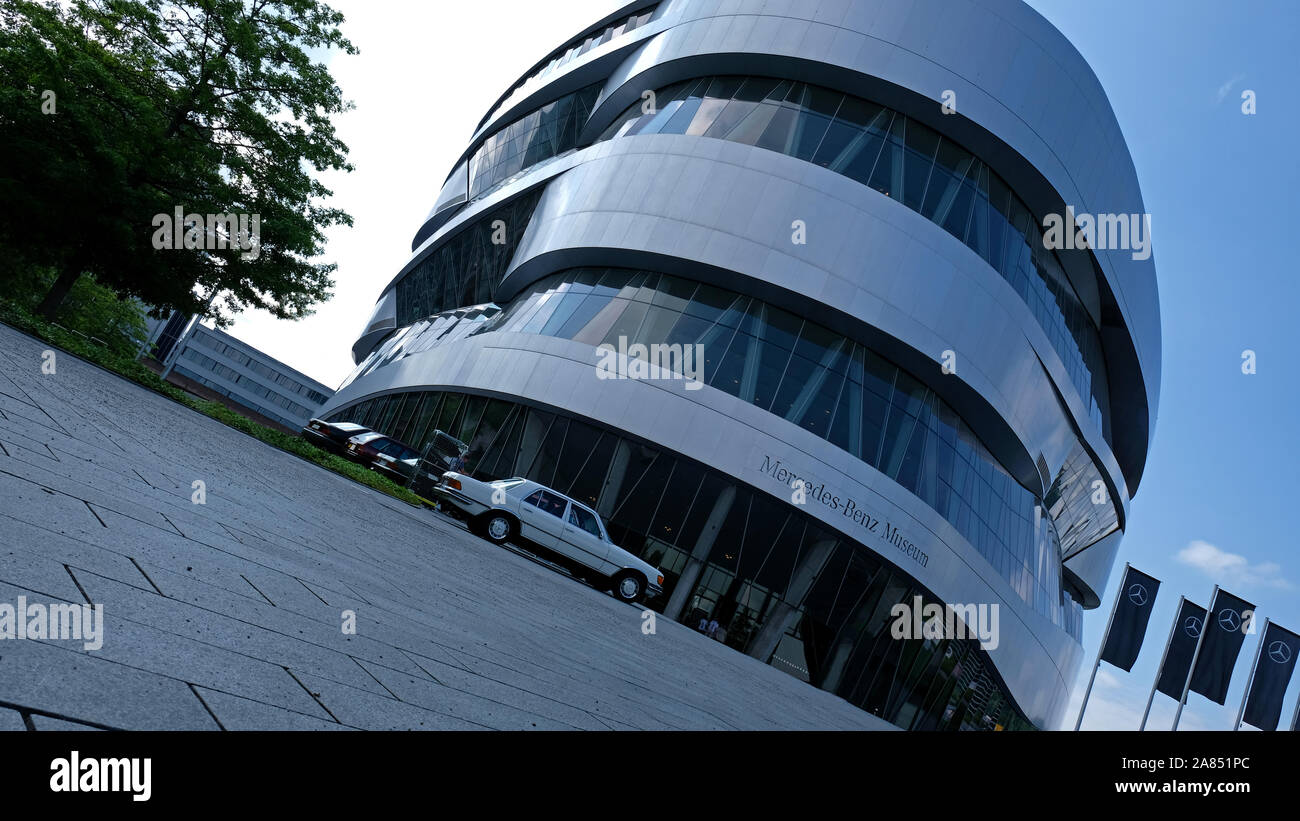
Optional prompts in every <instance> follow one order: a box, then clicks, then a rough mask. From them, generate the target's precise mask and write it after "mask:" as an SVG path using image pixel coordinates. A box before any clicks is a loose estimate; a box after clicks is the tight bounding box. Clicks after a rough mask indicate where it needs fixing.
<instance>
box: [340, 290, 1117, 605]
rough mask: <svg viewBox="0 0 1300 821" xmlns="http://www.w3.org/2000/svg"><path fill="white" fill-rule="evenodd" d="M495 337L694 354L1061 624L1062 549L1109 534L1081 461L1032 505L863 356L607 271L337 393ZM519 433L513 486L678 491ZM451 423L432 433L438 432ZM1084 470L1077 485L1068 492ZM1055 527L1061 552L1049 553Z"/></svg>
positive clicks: (918, 388) (579, 437) (914, 392)
mask: <svg viewBox="0 0 1300 821" xmlns="http://www.w3.org/2000/svg"><path fill="white" fill-rule="evenodd" d="M724 306H725V307H724ZM462 326H463V327H462ZM492 331H496V332H511V331H514V332H527V333H545V334H547V335H550V336H560V337H564V338H570V339H579V340H582V341H584V342H586V343H587V344H591V345H600V344H610V345H613V346H614V347H615V348H618V347H619V346H620V337H621V338H622V344H623V345H625V346H630V345H633V344H637V343H640V344H643V345H647V346H650V345H654V344H660V343H665V341H666V340H671V341H672V343H673V344H679V345H686V346H692V345H699V346H701V347H700V348H699V349H697V350H698V351H699V352H700V353H701V354H702V356H700V357H699V360H700V361H697V362H695V363H694V364H695V365H696V366H697V367H698V371H697V376H698V378H700V379H701V380H702V381H703V382H704V383H705V384H708V385H711V386H713V387H715V388H718V389H720V390H723V391H726V392H728V393H730V394H732V395H733V396H737V397H739V398H741V399H744V400H745V401H747V402H750V403H752V404H754V405H757V406H759V407H762V408H765V409H767V410H769V411H770V412H771V413H774V414H776V415H778V416H781V417H782V418H784V419H786V420H788V421H790V422H793V423H795V424H797V425H799V426H800V427H803V428H804V429H806V430H808V431H810V432H812V433H814V434H816V435H817V436H820V437H822V438H823V439H827V440H829V441H831V442H832V443H834V444H835V445H837V446H838V447H841V448H843V449H845V450H847V451H849V452H850V453H852V454H853V455H854V456H856V457H858V458H859V459H861V460H862V461H864V462H866V463H867V464H869V465H871V466H872V467H874V468H876V469H878V470H880V471H881V472H883V473H885V474H886V475H887V476H889V477H890V478H891V479H893V480H894V481H896V482H898V483H899V484H900V485H902V486H903V487H905V488H906V489H907V490H909V491H910V492H912V493H914V494H915V495H916V496H917V497H919V498H920V499H922V500H923V501H924V502H925V503H926V504H928V505H929V506H930V507H932V508H933V509H934V510H935V511H937V512H938V513H939V514H940V515H942V516H943V517H944V518H945V519H947V520H948V521H949V522H950V523H951V524H952V525H953V526H954V527H955V528H956V529H957V530H958V532H960V533H961V534H962V536H963V537H965V538H966V539H967V541H969V542H970V543H971V545H972V546H974V547H975V549H976V550H977V551H979V552H980V554H981V555H983V556H984V557H985V558H986V559H988V561H989V563H990V564H991V565H992V566H993V567H995V568H997V570H998V572H999V574H1000V575H1001V576H1002V577H1003V578H1004V579H1006V580H1007V582H1008V583H1009V584H1011V585H1012V586H1013V588H1015V589H1016V590H1017V592H1018V593H1019V594H1020V595H1021V596H1022V597H1023V598H1024V599H1025V601H1026V602H1027V603H1029V604H1030V605H1031V606H1033V607H1034V608H1035V609H1037V610H1038V611H1039V612H1041V613H1043V614H1044V615H1047V616H1048V617H1049V618H1052V619H1053V620H1054V621H1057V622H1058V623H1061V622H1060V621H1059V619H1060V618H1061V610H1060V607H1059V605H1058V603H1057V602H1058V600H1059V598H1060V595H1061V593H1060V566H1059V565H1060V557H1061V555H1062V554H1061V552H1060V551H1061V547H1062V542H1065V543H1066V544H1068V546H1069V547H1070V548H1071V549H1078V548H1080V547H1082V546H1086V545H1087V544H1091V543H1092V541H1095V540H1096V539H1097V538H1100V537H1101V536H1103V535H1105V533H1108V532H1110V530H1112V529H1113V528H1114V527H1115V516H1116V514H1115V513H1114V511H1113V508H1112V509H1111V510H1110V511H1098V510H1094V509H1092V507H1093V506H1091V505H1085V504H1083V502H1084V501H1087V500H1088V499H1089V498H1090V497H1089V494H1090V493H1091V488H1092V485H1091V484H1090V482H1091V478H1092V476H1093V473H1095V471H1096V467H1095V465H1092V463H1091V460H1089V459H1088V458H1087V457H1086V454H1084V453H1082V451H1080V453H1079V454H1078V456H1077V458H1072V459H1071V461H1070V465H1068V466H1067V468H1068V469H1067V470H1065V471H1063V478H1061V479H1059V480H1058V483H1057V490H1056V492H1055V494H1054V495H1052V496H1051V497H1050V503H1048V504H1044V503H1043V502H1042V501H1040V500H1039V499H1037V497H1036V496H1035V495H1034V494H1033V493H1032V492H1031V491H1029V490H1027V489H1026V488H1024V487H1023V486H1022V485H1020V484H1019V483H1017V482H1016V481H1015V480H1014V479H1013V478H1012V477H1011V476H1010V474H1009V473H1008V472H1007V471H1006V470H1005V469H1004V468H1003V467H1002V466H1001V464H999V463H998V461H997V460H996V459H995V458H994V457H993V455H992V454H991V453H989V451H988V450H987V448H985V447H984V445H983V444H982V443H981V442H980V440H979V438H978V437H977V436H976V435H975V433H974V432H973V431H972V430H971V429H970V427H969V426H967V425H966V424H965V423H964V422H963V421H962V419H961V418H960V417H959V416H958V415H957V413H956V412H955V411H954V410H953V409H952V408H951V407H950V406H949V405H948V404H947V403H946V402H944V401H943V400H941V399H940V398H939V397H938V396H937V395H935V393H934V392H933V391H931V390H929V389H928V388H926V387H925V385H924V384H922V383H921V382H920V381H918V380H917V379H915V378H914V377H912V376H911V375H910V374H908V373H907V372H906V371H903V370H901V369H900V368H898V367H897V366H896V365H894V364H893V363H891V362H889V361H887V360H886V359H884V358H883V357H881V356H880V355H879V354H877V353H876V352H875V351H873V350H871V349H870V348H867V347H866V346H864V345H861V344H859V343H857V342H855V341H853V340H851V339H848V338H846V337H843V336H841V335H839V334H837V333H835V332H833V331H831V330H829V329H827V328H826V327H824V326H822V325H818V324H816V323H814V322H809V321H807V320H804V319H801V318H799V317H797V316H795V315H794V314H792V313H790V312H789V311H786V310H784V309H782V308H778V307H776V306H775V305H771V304H769V303H766V302H763V301H761V300H757V299H753V298H751V297H746V296H742V295H740V294H736V293H732V292H727V291H724V290H722V289H719V288H717V287H715V286H711V285H705V284H701V283H696V282H693V281H690V280H686V279H682V278H679V277H675V276H670V275H667V274H659V273H654V272H648V271H635V270H629V269H620V268H611V269H573V270H569V271H564V272H561V273H558V274H555V275H552V276H551V277H548V278H546V279H543V280H541V281H539V282H537V283H535V284H533V285H532V286H530V287H529V288H528V289H526V290H525V291H524V292H522V293H520V294H519V295H518V296H517V297H516V298H515V299H514V300H513V301H512V302H511V303H510V304H509V305H508V306H507V308H506V309H505V310H504V311H499V310H498V309H495V308H493V309H492V310H491V311H488V312H463V311H457V312H450V313H449V314H446V315H440V316H436V317H431V318H430V319H429V320H426V321H424V322H422V323H417V325H415V326H413V327H412V328H411V329H410V333H409V334H408V335H407V336H404V337H400V338H394V339H393V340H390V341H389V342H387V343H385V344H384V345H381V346H380V347H379V348H378V349H376V351H375V352H374V353H372V354H371V357H370V358H369V359H368V360H367V361H366V362H364V363H362V365H361V366H359V367H358V370H357V371H356V372H354V374H353V376H352V377H349V381H351V379H354V378H356V376H358V375H360V374H363V373H367V372H369V370H372V369H374V368H377V367H380V366H382V365H384V364H387V363H389V362H392V361H394V360H395V359H397V358H400V356H399V354H400V353H401V352H402V351H411V350H424V349H426V348H427V347H428V345H426V344H425V343H424V342H422V341H420V340H421V339H422V338H423V337H424V336H425V335H430V336H436V337H438V339H439V340H449V339H459V338H461V337H463V336H465V335H466V334H477V333H486V332H492ZM429 344H439V343H438V342H432V343H429ZM402 355H405V354H402ZM684 355H685V349H683V356H684ZM367 363H369V364H367ZM345 384H346V383H345ZM459 405H460V400H459V399H457V400H456V402H455V406H456V407H459ZM444 415H445V412H444ZM474 418H477V416H474ZM530 419H531V420H532V422H531V424H530V425H528V426H521V430H520V432H519V434H515V435H522V438H523V444H522V445H521V447H520V449H519V453H520V455H521V457H523V458H525V459H526V461H524V462H521V463H520V464H519V465H518V466H516V467H515V468H514V469H516V470H518V471H520V472H523V471H526V470H531V471H532V475H536V476H544V477H546V478H544V479H541V480H540V481H543V482H544V483H548V484H549V483H550V479H551V478H554V477H563V476H577V477H587V476H588V473H587V472H586V471H584V470H582V466H583V465H584V464H585V463H586V462H588V461H591V462H592V464H593V465H596V464H609V463H610V462H611V460H612V462H613V463H614V464H623V465H625V466H626V470H627V471H628V474H627V476H626V477H623V478H622V479H620V481H619V482H618V483H616V484H617V486H618V487H620V488H621V489H622V490H623V491H624V492H625V493H631V491H632V490H633V489H634V488H636V487H638V486H642V487H651V488H653V489H654V493H655V494H656V495H658V494H659V493H660V489H661V488H663V487H668V488H669V489H670V490H669V491H667V493H669V494H670V495H671V494H676V493H678V492H679V490H680V488H679V479H680V478H681V477H677V476H671V477H670V476H669V475H668V473H666V472H665V471H666V470H667V468H666V467H665V466H664V463H660V464H659V466H657V467H654V468H653V471H652V467H651V463H650V462H641V461H638V460H636V459H630V458H629V457H628V456H627V455H626V454H624V455H615V454H614V453H613V447H612V441H610V440H608V439H600V440H597V439H596V438H592V437H591V436H590V435H589V433H588V432H587V431H585V430H584V429H582V428H573V429H570V430H566V429H565V428H564V425H563V424H562V423H559V424H558V427H556V426H552V427H547V428H542V427H539V426H540V425H541V423H542V418H541V417H538V416H537V415H536V414H534V415H533V416H532V417H530ZM450 424H451V421H450V419H445V420H443V421H442V422H440V426H441V427H442V428H443V429H444V430H451V428H449V427H448V425H450ZM372 427H373V426H372ZM379 429H380V430H383V428H379ZM566 435H567V437H568V439H567V441H566V439H565V436H566ZM460 438H462V439H464V437H460ZM464 441H467V442H468V441H469V439H464ZM411 444H413V445H416V444H418V443H417V442H415V441H414V440H411ZM1090 468H1091V471H1092V472H1087V471H1089V469H1090ZM500 472H502V473H508V470H505V469H504V468H502V469H501V471H500ZM1085 472H1087V473H1086V477H1085V478H1087V480H1088V481H1084V480H1083V478H1080V477H1081V476H1082V475H1083V474H1084V473H1085ZM660 474H662V475H660ZM647 477H649V478H647ZM573 481H574V482H575V484H574V486H573V489H572V492H571V495H574V496H575V497H577V498H580V499H582V500H583V501H584V502H586V503H588V504H592V505H594V504H595V501H594V497H595V496H597V495H599V487H598V486H595V485H593V484H592V483H591V482H590V480H589V479H586V478H579V479H574V480H573ZM684 481H686V482H687V483H688V484H689V483H691V482H696V483H698V481H699V479H698V477H689V478H687V479H685V480H684ZM646 482H649V484H646ZM557 489H559V490H562V491H568V490H569V488H567V487H565V486H559V487H558V488H557ZM1085 490H1086V491H1087V492H1086V493H1085V492H1084V491H1085ZM624 498H625V497H623V496H618V495H616V496H615V497H614V499H613V501H615V502H617V503H618V504H621V503H622V502H623V501H624ZM1080 500H1082V501H1080ZM669 507H670V509H676V510H677V515H675V516H674V515H669V514H658V515H656V518H655V523H654V525H653V528H652V523H651V522H650V521H649V520H648V519H647V520H646V521H644V522H642V521H639V520H638V521H637V522H636V525H637V527H638V528H640V529H642V530H644V531H646V532H654V533H655V534H656V537H662V536H663V535H665V534H668V533H671V532H673V531H675V530H679V529H681V528H682V527H683V523H682V522H681V521H679V519H680V518H681V517H682V516H684V515H685V513H684V511H683V510H681V509H680V505H676V506H673V505H670V506H669ZM656 509H659V508H649V509H648V510H646V511H645V515H646V516H647V517H648V516H651V515H652V514H655V510H656ZM609 512H611V511H606V510H602V511H601V513H602V514H608V513H609ZM686 526H689V522H687V523H686ZM1058 528H1059V529H1060V532H1061V533H1068V534H1069V537H1068V539H1065V538H1060V539H1058V537H1057V529H1058Z"/></svg>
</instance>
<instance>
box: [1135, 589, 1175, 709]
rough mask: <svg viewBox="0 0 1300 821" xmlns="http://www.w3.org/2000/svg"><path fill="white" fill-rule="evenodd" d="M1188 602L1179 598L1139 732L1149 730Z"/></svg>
mask: <svg viewBox="0 0 1300 821" xmlns="http://www.w3.org/2000/svg"><path fill="white" fill-rule="evenodd" d="M1185 601H1187V597H1186V596H1179V597H1178V609H1177V610H1175V611H1174V623H1173V624H1172V625H1170V626H1169V638H1167V639H1165V651H1164V652H1163V653H1161V654H1160V666H1159V667H1157V668H1156V677H1155V678H1154V679H1153V680H1152V681H1151V694H1150V695H1149V696H1147V708H1146V709H1145V710H1143V711H1142V725H1141V726H1140V727H1138V732H1142V731H1143V730H1145V729H1146V728H1147V717H1148V716H1150V715H1151V702H1153V701H1155V700H1156V686H1157V685H1158V684H1160V676H1161V675H1162V674H1163V673H1164V671H1165V661H1166V660H1167V659H1168V658H1169V645H1170V644H1172V643H1173V641H1174V631H1175V630H1177V629H1178V617H1179V616H1181V615H1182V614H1183V602H1185Z"/></svg>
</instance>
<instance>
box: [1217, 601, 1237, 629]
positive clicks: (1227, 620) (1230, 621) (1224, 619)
mask: <svg viewBox="0 0 1300 821" xmlns="http://www.w3.org/2000/svg"><path fill="white" fill-rule="evenodd" d="M1219 626H1220V627H1222V628H1223V629H1224V630H1227V631H1228V632H1229V633H1231V632H1232V631H1234V630H1236V629H1237V628H1239V627H1241V616H1239V615H1237V611H1236V610H1232V609H1230V608H1227V607H1225V608H1223V609H1222V610H1220V611H1219Z"/></svg>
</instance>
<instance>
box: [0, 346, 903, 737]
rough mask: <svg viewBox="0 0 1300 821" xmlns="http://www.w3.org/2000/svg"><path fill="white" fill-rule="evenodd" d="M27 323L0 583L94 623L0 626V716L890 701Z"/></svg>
mask: <svg viewBox="0 0 1300 821" xmlns="http://www.w3.org/2000/svg"><path fill="white" fill-rule="evenodd" d="M47 348H48V346H47V345H45V344H44V343H42V342H40V341H38V340H35V339H33V338H31V337H28V336H26V335H23V334H21V333H18V332H16V331H14V330H13V329H11V328H9V327H7V326H3V325H0V607H3V605H5V604H8V605H11V606H13V607H17V606H18V604H19V599H20V597H21V598H22V599H24V600H25V602H26V603H28V604H29V605H30V604H32V603H38V604H40V605H42V606H43V607H46V608H48V607H49V606H50V605H58V604H78V605H81V604H87V603H92V604H96V605H100V606H102V613H103V635H102V642H103V643H102V646H101V647H99V648H98V649H91V650H87V649H85V642H83V641H80V640H61V639H59V638H49V637H47V638H25V639H16V638H15V639H11V640H0V730H23V729H28V730H38V731H40V730H67V729H132V730H134V729H169V730H170V729H176V730H182V729H183V730H191V729H193V730H217V729H225V730H261V729H266V730H337V729H374V730H406V729H413V730H419V729H425V730H444V729H445V730H471V729H505V730H528V729H548V730H572V729H584V730H607V729H618V730H622V729H655V730H659V729H683V730H727V729H744V730H765V729H882V728H887V727H889V725H887V724H885V723H884V722H881V721H880V720H879V719H876V718H874V717H873V716H871V715H868V714H867V713H865V712H862V711H861V710H858V709H856V708H855V707H853V706H851V705H849V704H848V703H847V702H845V701H843V700H841V699H839V698H837V697H836V696H833V695H831V694H830V693H826V692H823V691H821V690H818V689H816V688H814V687H811V686H809V685H806V684H804V683H802V682H800V681H798V680H796V679H794V678H792V677H791V676H789V675H786V674H785V673H782V672H780V671H779V670H776V669H774V668H772V667H769V666H767V665H765V664H762V663H760V662H758V661H756V660H755V659H752V658H749V657H747V656H745V655H743V654H741V653H738V652H736V651H734V650H732V649H730V648H728V647H725V646H724V645H722V644H720V643H718V642H715V641H713V640H711V639H709V638H706V637H705V636H703V635H700V634H699V633H696V632H695V631H693V630H691V629H690V628H688V627H686V626H684V625H681V624H677V623H675V622H671V621H669V620H666V619H662V618H661V619H658V620H657V624H656V625H655V627H656V629H655V632H654V634H653V635H647V634H645V633H644V632H643V630H642V611H641V609H640V608H637V607H631V606H628V605H624V604H621V603H619V602H617V601H615V600H614V599H613V598H612V597H611V596H610V595H608V594H607V593H605V592H601V591H598V590H595V589H593V588H591V587H589V586H587V585H585V584H582V583H580V582H578V581H575V580H574V579H572V578H569V577H568V576H566V575H563V574H561V573H558V572H556V571H554V570H552V569H550V568H549V567H547V566H544V565H543V564H541V563H539V562H537V561H534V560H532V559H531V558H529V557H528V556H526V555H523V554H521V553H519V552H517V551H513V550H508V549H501V548H497V547H493V546H492V545H490V544H488V543H487V542H485V541H482V540H480V539H478V538H476V537H474V536H471V535H470V534H469V533H467V532H466V531H465V530H464V528H463V527H461V526H460V525H459V524H457V523H456V522H453V521H451V520H449V519H447V518H445V517H444V516H442V515H440V514H438V513H435V512H433V511H431V510H426V509H420V508H414V507H411V506H409V505H406V504H404V503H402V502H399V501H397V500H395V499H393V498H391V497H389V496H386V495H384V494H381V493H379V492H377V491H373V490H371V489H369V488H366V487H364V486H362V485H359V484H356V483H355V482H352V481H349V480H347V479H345V478H343V477H341V476H338V475H336V474H334V473H331V472H329V471H327V470H324V469H322V468H319V467H317V466H315V465H312V464H310V463H308V462H306V461H304V460H301V459H299V458H297V457H295V456H292V455H290V454H288V453H285V452H282V451H280V450H277V449H275V448H272V447H271V446H269V445H266V444H264V443H262V442H259V441H257V440H255V439H253V438H251V437H248V436H246V435H244V434H242V433H239V432H238V431H235V430H233V429H231V428H228V427H226V426H224V425H222V424H221V423H219V422H217V421H215V420H213V419H210V418H208V417H206V416H203V415H201V414H199V413H196V412H194V411H192V410H190V409H188V408H186V407H184V406H182V405H180V404H177V403H175V402H172V401H171V400H169V399H166V398H164V397H162V396H159V395H157V394H155V393H152V392H151V391H148V390H146V389H144V388H142V387H139V386H137V385H135V384H133V383H130V382H128V381H126V380H123V379H121V378H119V377H117V376H114V375H112V374H110V373H108V372H106V371H103V370H101V369H99V368H97V367H95V366H93V365H90V364H87V363H85V362H83V361H81V360H79V359H77V358H76V357H74V356H72V355H71V354H67V353H64V352H61V351H58V352H56V356H55V360H54V362H55V373H53V374H46V373H42V367H41V366H42V362H43V358H42V352H43V351H45V350H46V349H47ZM195 482H202V483H203V484H202V486H201V487H202V490H203V491H204V494H205V498H204V499H203V502H204V503H203V504H197V503H195V501H194V496H195V493H196V489H195ZM349 611H350V613H351V614H353V615H354V617H355V632H349V631H347V630H345V627H346V626H347V625H348V623H349V621H350V618H349V616H348V613H349Z"/></svg>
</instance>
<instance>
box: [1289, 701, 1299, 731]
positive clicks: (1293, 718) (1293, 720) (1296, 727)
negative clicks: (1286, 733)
mask: <svg viewBox="0 0 1300 821" xmlns="http://www.w3.org/2000/svg"><path fill="white" fill-rule="evenodd" d="M1297 721H1300V698H1297V699H1296V700H1295V712H1294V713H1292V714H1291V730H1292V731H1295V730H1300V724H1296V722H1297Z"/></svg>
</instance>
